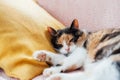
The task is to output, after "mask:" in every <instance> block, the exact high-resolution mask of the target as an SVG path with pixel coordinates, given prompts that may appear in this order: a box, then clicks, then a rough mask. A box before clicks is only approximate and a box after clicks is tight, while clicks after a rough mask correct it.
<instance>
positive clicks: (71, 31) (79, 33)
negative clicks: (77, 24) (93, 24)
mask: <svg viewBox="0 0 120 80" xmlns="http://www.w3.org/2000/svg"><path fill="white" fill-rule="evenodd" d="M64 33H65V34H72V35H73V36H74V38H73V40H72V41H73V42H74V43H76V42H77V40H78V38H79V37H80V36H82V34H83V32H82V31H80V30H79V29H76V28H72V29H70V28H65V29H61V30H57V33H56V34H55V35H53V36H52V37H51V43H52V45H53V47H54V48H55V49H56V50H59V49H60V48H62V47H63V46H62V45H61V44H57V40H58V38H60V37H61V35H62V34H64Z"/></svg>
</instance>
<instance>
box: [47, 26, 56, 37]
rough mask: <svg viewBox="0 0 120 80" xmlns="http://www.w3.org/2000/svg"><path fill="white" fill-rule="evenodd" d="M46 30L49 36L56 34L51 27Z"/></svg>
mask: <svg viewBox="0 0 120 80" xmlns="http://www.w3.org/2000/svg"><path fill="white" fill-rule="evenodd" d="M47 30H48V32H49V33H50V35H51V36H54V35H55V34H56V33H57V32H56V30H55V29H54V28H52V27H47Z"/></svg>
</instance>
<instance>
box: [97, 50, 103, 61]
mask: <svg viewBox="0 0 120 80" xmlns="http://www.w3.org/2000/svg"><path fill="white" fill-rule="evenodd" d="M102 52H103V49H100V50H98V51H97V52H96V55H95V60H100V59H102V58H103V57H104V55H103V54H102Z"/></svg>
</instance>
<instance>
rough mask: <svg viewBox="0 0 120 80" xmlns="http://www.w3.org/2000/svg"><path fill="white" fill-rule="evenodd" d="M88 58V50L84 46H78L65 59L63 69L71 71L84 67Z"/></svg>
mask: <svg viewBox="0 0 120 80" xmlns="http://www.w3.org/2000/svg"><path fill="white" fill-rule="evenodd" d="M86 58H87V52H86V50H85V49H84V48H77V49H76V50H75V51H74V52H73V53H72V54H71V55H69V57H67V58H65V59H64V61H63V62H64V63H63V65H62V66H61V71H63V72H64V71H71V70H75V69H78V68H80V67H82V66H83V65H84V62H85V61H86Z"/></svg>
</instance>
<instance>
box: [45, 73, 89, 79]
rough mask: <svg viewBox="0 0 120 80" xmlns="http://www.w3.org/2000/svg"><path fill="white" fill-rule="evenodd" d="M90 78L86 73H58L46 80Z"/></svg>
mask: <svg viewBox="0 0 120 80" xmlns="http://www.w3.org/2000/svg"><path fill="white" fill-rule="evenodd" d="M87 78H88V76H86V74H85V73H84V72H76V73H58V74H54V75H51V76H50V77H48V78H47V79H46V80H86V79H87Z"/></svg>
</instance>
